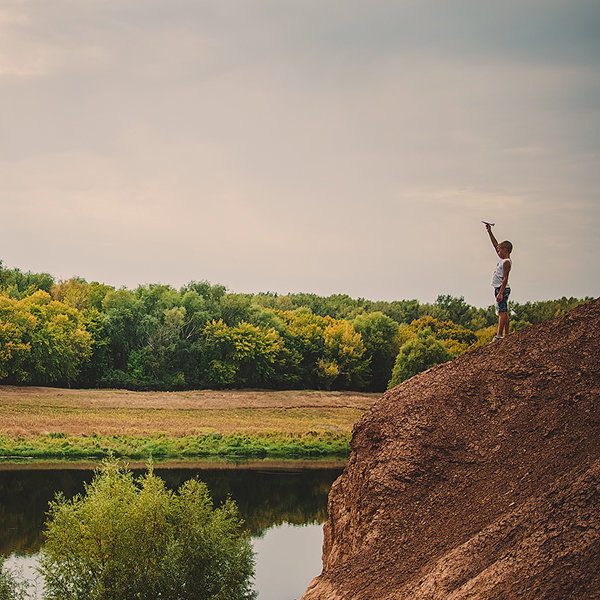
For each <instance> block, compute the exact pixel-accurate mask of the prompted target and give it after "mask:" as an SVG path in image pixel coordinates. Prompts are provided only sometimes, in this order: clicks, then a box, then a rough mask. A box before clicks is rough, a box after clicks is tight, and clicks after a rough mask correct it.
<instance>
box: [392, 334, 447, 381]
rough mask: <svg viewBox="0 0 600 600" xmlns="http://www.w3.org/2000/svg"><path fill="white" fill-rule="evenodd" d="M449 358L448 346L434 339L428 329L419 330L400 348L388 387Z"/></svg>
mask: <svg viewBox="0 0 600 600" xmlns="http://www.w3.org/2000/svg"><path fill="white" fill-rule="evenodd" d="M451 358H452V354H451V352H450V351H449V350H448V348H446V346H445V345H444V344H443V343H442V342H440V341H439V340H437V339H435V338H434V337H433V335H431V332H430V331H422V332H419V334H417V336H416V337H415V338H413V339H412V340H409V341H408V342H406V343H405V344H404V345H403V346H402V347H401V348H400V352H399V353H398V357H397V358H396V364H395V365H394V369H393V371H392V378H391V379H390V382H389V384H388V388H392V387H394V386H396V385H398V384H399V383H402V382H403V381H406V380H407V379H410V378H411V377H413V376H414V375H416V374H417V373H420V372H421V371H425V370H426V369H429V368H430V367H433V366H435V365H438V364H440V363H444V362H446V361H448V360H450V359H451Z"/></svg>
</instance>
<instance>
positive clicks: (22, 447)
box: [0, 431, 350, 459]
mask: <svg viewBox="0 0 600 600" xmlns="http://www.w3.org/2000/svg"><path fill="white" fill-rule="evenodd" d="M349 452H350V434H349V433H335V432H331V431H321V432H314V431H311V432H308V433H305V434H285V433H281V432H265V433H261V434H242V433H233V434H220V433H205V434H200V435H196V436H184V437H170V436H165V435H160V434H159V435H152V436H132V435H112V436H99V435H94V436H67V437H60V438H56V437H54V436H52V435H51V434H48V435H39V436H35V437H32V438H28V439H23V438H20V437H12V436H0V457H2V458H5V459H7V458H8V459H10V458H39V459H42V458H44V459H49V458H79V459H85V458H88V459H89V458H93V459H97V458H104V457H107V456H110V455H113V456H116V457H122V458H131V459H147V458H150V457H153V458H179V457H185V458H202V457H215V458H216V457H222V458H232V457H255V458H267V457H269V458H309V457H325V456H331V457H333V456H335V457H340V458H342V457H347V456H348V454H349Z"/></svg>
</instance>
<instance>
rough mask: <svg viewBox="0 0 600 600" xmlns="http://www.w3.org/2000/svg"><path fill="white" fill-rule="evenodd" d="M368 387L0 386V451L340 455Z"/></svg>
mask: <svg viewBox="0 0 600 600" xmlns="http://www.w3.org/2000/svg"><path fill="white" fill-rule="evenodd" d="M377 396H378V394H365V393H355V392H321V391H255V390H244V391H240V390H231V391H213V390H201V391H191V392H190V391H188V392H129V391H125V390H70V389H69V390H68V389H56V388H40V387H14V386H0V456H4V457H24V456H29V457H34V458H58V457H72V458H91V457H102V456H106V455H108V454H109V453H113V454H114V455H116V456H123V457H129V458H145V457H149V456H154V457H168V458H177V457H194V456H198V457H202V456H281V457H286V456H298V457H306V456H340V455H345V454H347V453H348V451H349V440H350V433H351V430H352V426H353V424H354V423H355V422H356V421H357V420H358V419H359V418H360V416H361V414H362V413H363V412H364V411H365V410H366V409H367V408H368V407H369V406H370V405H371V404H372V402H373V401H374V400H375V399H376V398H377Z"/></svg>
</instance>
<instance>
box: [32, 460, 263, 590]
mask: <svg viewBox="0 0 600 600" xmlns="http://www.w3.org/2000/svg"><path fill="white" fill-rule="evenodd" d="M240 525H241V523H240V519H239V517H238V511H237V507H236V506H235V504H234V503H233V501H232V500H230V499H228V500H226V501H225V502H224V503H223V505H222V506H221V507H219V508H216V509H215V508H213V503H212V500H211V498H210V496H209V494H208V488H207V487H206V485H205V484H204V483H202V482H200V481H198V480H197V479H191V480H188V481H186V482H185V483H183V484H182V485H181V486H180V487H179V490H178V491H177V492H172V491H171V490H169V489H168V488H167V486H166V485H165V483H164V481H163V480H162V479H160V478H159V477H157V476H156V475H155V474H154V473H153V471H152V470H149V471H148V472H147V473H146V474H145V475H143V476H141V477H139V478H138V479H134V477H133V474H132V472H131V471H129V470H128V469H125V468H121V467H119V466H118V465H117V464H116V463H114V462H106V463H105V464H104V465H103V468H102V469H101V470H99V471H97V472H96V474H95V476H94V479H93V480H92V482H91V483H90V484H89V485H87V486H86V493H85V495H83V496H81V495H78V496H75V497H74V498H73V499H72V500H66V499H65V498H64V497H63V496H61V495H59V496H58V498H57V500H56V501H55V502H53V503H52V504H51V505H50V512H49V518H48V521H47V524H46V533H45V535H46V544H45V546H44V547H43V549H42V558H41V565H42V572H43V574H44V577H45V594H44V598H46V599H47V600H54V599H55V600H130V599H131V598H138V599H140V600H144V599H146V600H154V599H155V598H164V599H165V600H246V599H251V598H254V597H255V593H254V592H253V591H252V589H251V584H250V579H251V577H252V575H253V571H254V558H253V554H252V548H251V545H250V542H249V540H248V538H247V537H246V536H244V535H242V531H241V529H240Z"/></svg>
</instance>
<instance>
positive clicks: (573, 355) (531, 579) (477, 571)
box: [303, 300, 600, 600]
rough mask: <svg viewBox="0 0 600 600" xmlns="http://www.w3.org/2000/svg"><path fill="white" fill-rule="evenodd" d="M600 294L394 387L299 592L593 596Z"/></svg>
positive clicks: (341, 597) (598, 570)
mask: <svg viewBox="0 0 600 600" xmlns="http://www.w3.org/2000/svg"><path fill="white" fill-rule="evenodd" d="M599 335H600V300H595V301H593V302H590V303H587V304H585V305H583V306H580V307H578V308H576V309H575V310H573V311H571V312H570V313H568V314H567V315H565V316H563V317H560V318H558V319H554V320H552V321H548V322H546V323H543V324H542V325H539V326H536V327H530V328H527V329H525V330H522V331H519V332H517V333H515V334H512V335H510V336H509V337H507V338H506V339H504V340H502V341H499V342H496V343H494V344H491V345H489V346H487V347H485V348H479V349H477V350H475V351H472V352H469V353H467V354H464V355H462V356H460V357H458V358H457V359H455V360H453V361H451V362H449V363H446V364H444V365H439V366H437V367H434V368H433V369H430V370H429V371H426V372H424V373H421V374H419V375H417V376H416V377H413V378H412V379H411V380H409V381H407V382H405V383H403V384H401V385H399V386H397V387H396V388H394V389H392V390H390V391H388V392H387V393H386V394H384V395H383V397H382V398H381V399H380V400H379V401H377V402H376V403H375V405H374V406H373V407H372V408H371V409H370V410H369V411H368V412H367V413H366V414H365V415H364V417H363V418H362V419H361V420H360V421H359V422H358V423H357V424H356V426H355V428H354V432H353V436H352V453H351V456H350V459H349V463H348V466H347V467H346V469H345V471H344V473H343V474H342V476H341V477H340V478H339V479H338V480H337V481H336V482H335V484H334V485H333V487H332V490H331V493H330V496H329V506H328V508H329V520H328V522H327V523H326V525H325V541H324V546H323V573H322V574H321V575H320V576H319V577H317V578H316V579H315V580H313V582H312V583H311V585H310V587H309V589H308V590H307V592H306V593H305V595H304V596H303V600H367V599H369V600H405V599H409V598H410V599H411V600H424V599H427V600H438V599H440V600H441V599H444V600H463V599H464V600H466V599H469V600H483V599H486V600H487V599H490V600H491V599H494V600H501V599H507V600H509V599H510V600H520V599H527V600H544V599H552V600H567V599H575V598H577V599H582V600H583V599H585V600H592V599H596V598H600V349H599V343H598V338H599Z"/></svg>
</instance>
